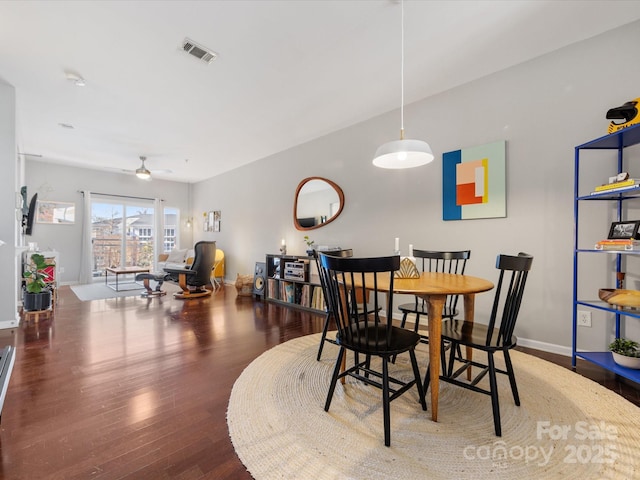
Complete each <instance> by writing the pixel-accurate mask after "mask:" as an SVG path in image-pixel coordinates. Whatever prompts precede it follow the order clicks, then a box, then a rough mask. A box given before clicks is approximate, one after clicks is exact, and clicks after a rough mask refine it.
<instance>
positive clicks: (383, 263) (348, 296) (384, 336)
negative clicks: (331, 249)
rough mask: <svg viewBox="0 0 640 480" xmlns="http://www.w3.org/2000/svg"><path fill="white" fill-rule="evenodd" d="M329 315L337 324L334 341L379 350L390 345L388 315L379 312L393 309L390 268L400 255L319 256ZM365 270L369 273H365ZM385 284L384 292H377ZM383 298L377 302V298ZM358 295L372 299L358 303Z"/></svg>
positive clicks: (390, 322) (391, 269)
mask: <svg viewBox="0 0 640 480" xmlns="http://www.w3.org/2000/svg"><path fill="white" fill-rule="evenodd" d="M321 262H322V266H323V267H324V272H325V275H326V276H327V287H328V292H327V293H328V294H329V297H330V300H329V302H328V304H329V306H330V307H331V308H332V311H333V316H334V318H335V321H336V324H337V326H338V338H339V340H338V344H343V345H345V346H346V347H347V348H351V349H357V350H359V351H362V352H366V351H368V350H371V351H372V353H379V352H380V351H385V350H386V349H388V348H390V346H391V345H390V341H391V328H390V327H391V324H392V318H391V315H390V314H387V313H385V314H386V315H387V317H386V318H383V317H381V312H382V310H383V309H384V311H385V312H389V313H390V312H392V311H393V279H394V275H393V272H395V271H396V270H398V269H399V268H400V257H398V256H392V257H378V258H336V257H331V256H329V255H323V256H322V258H321ZM366 274H369V275H366ZM383 283H384V284H386V286H387V287H388V292H389V293H388V294H382V295H379V292H378V286H379V285H381V284H383ZM381 298H382V299H386V303H385V304H384V305H381V304H380V303H379V302H380V299H381ZM360 299H372V300H371V302H370V303H367V302H366V301H365V302H364V303H360V302H359V300H360Z"/></svg>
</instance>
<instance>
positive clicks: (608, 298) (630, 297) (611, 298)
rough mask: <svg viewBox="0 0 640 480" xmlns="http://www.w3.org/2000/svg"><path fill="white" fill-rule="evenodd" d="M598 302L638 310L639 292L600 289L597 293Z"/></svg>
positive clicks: (639, 303) (639, 306)
mask: <svg viewBox="0 0 640 480" xmlns="http://www.w3.org/2000/svg"><path fill="white" fill-rule="evenodd" d="M598 296H599V297H600V300H604V301H605V302H607V303H609V304H611V305H616V306H619V307H626V308H640V290H623V289H619V288H601V289H600V290H599V291H598Z"/></svg>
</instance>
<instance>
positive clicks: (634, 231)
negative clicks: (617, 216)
mask: <svg viewBox="0 0 640 480" xmlns="http://www.w3.org/2000/svg"><path fill="white" fill-rule="evenodd" d="M639 229H640V220H629V221H626V222H612V223H611V227H610V228H609V236H608V237H607V238H608V239H610V240H614V239H615V240H617V239H633V240H638V239H640V234H639V233H638V230H639Z"/></svg>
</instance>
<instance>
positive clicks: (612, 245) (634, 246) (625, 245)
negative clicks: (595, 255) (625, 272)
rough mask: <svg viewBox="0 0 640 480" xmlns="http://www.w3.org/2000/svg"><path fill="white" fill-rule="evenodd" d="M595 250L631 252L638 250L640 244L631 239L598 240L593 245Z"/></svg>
mask: <svg viewBox="0 0 640 480" xmlns="http://www.w3.org/2000/svg"><path fill="white" fill-rule="evenodd" d="M595 249H596V250H618V251H633V250H639V249H640V242H639V241H638V240H633V239H626V238H624V239H622V238H620V239H617V238H615V239H612V238H610V239H606V240H600V241H599V242H598V243H596V245H595Z"/></svg>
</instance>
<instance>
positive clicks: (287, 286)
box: [267, 278, 325, 310]
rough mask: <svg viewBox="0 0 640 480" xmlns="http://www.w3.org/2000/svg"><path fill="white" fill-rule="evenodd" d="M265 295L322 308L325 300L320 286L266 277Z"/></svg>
mask: <svg viewBox="0 0 640 480" xmlns="http://www.w3.org/2000/svg"><path fill="white" fill-rule="evenodd" d="M267 296H268V297H270V298H276V299H278V300H282V301H283V302H287V303H295V304H297V305H302V306H303V307H310V308H313V309H316V310H324V309H325V302H324V295H323V293H322V287H320V286H319V285H308V284H301V283H297V282H286V281H280V282H278V281H277V280H275V279H273V278H269V279H267Z"/></svg>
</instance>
